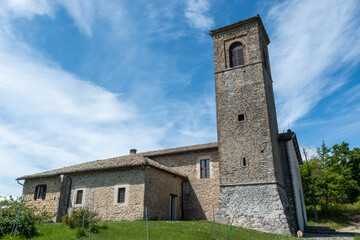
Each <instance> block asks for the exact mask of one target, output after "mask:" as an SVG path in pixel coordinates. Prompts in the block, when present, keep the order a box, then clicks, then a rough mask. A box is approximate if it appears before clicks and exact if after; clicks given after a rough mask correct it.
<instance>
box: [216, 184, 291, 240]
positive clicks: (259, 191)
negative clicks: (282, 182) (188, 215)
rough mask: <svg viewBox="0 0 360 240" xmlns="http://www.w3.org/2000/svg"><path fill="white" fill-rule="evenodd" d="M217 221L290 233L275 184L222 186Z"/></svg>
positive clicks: (266, 230)
mask: <svg viewBox="0 0 360 240" xmlns="http://www.w3.org/2000/svg"><path fill="white" fill-rule="evenodd" d="M221 191H222V192H221V195H220V201H219V210H218V212H217V214H216V221H217V222H219V223H223V224H230V223H231V221H232V219H233V216H234V215H235V218H234V222H233V225H235V226H241V227H244V228H250V229H255V230H259V231H264V232H271V233H278V234H290V231H289V224H288V221H287V218H286V216H285V214H284V206H283V204H282V202H281V199H280V193H279V191H278V186H276V184H267V185H250V186H232V187H222V188H221Z"/></svg>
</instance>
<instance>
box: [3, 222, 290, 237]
mask: <svg viewBox="0 0 360 240" xmlns="http://www.w3.org/2000/svg"><path fill="white" fill-rule="evenodd" d="M104 224H105V223H99V224H98V225H99V226H101V225H104ZM107 226H108V229H100V233H91V239H126V240H128V239H129V240H131V239H146V222H145V221H134V222H130V221H122V222H108V223H107ZM37 229H38V231H39V235H38V236H36V237H33V238H31V239H34V240H37V239H42V240H43V239H54V240H55V239H56V240H62V239H64V240H65V239H66V240H69V239H89V236H88V233H87V234H86V236H85V237H81V238H77V237H76V229H69V228H68V227H67V226H66V225H64V224H63V223H49V224H41V225H38V226H37ZM227 230H228V226H227V225H221V224H217V225H216V233H217V239H219V240H220V239H225V236H226V233H227ZM149 235H150V239H164V240H165V239H166V240H175V239H176V240H178V239H186V240H205V239H206V240H211V239H214V238H213V225H212V223H211V222H206V221H175V222H171V221H150V222H149ZM3 239H8V236H7V237H4V238H3ZM12 239H21V238H19V237H16V238H12ZM238 239H248V240H251V239H254V240H255V239H262V240H266V239H279V240H281V239H284V240H285V239H286V240H291V239H293V240H294V239H296V238H295V237H292V236H283V235H276V234H270V233H263V232H258V231H254V230H249V229H243V228H239V227H232V231H231V232H230V233H229V237H228V240H238Z"/></svg>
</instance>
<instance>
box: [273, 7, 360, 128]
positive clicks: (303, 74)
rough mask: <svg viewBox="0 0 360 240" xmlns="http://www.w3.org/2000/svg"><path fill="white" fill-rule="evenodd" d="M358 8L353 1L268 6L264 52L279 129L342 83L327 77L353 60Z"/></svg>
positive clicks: (358, 35)
mask: <svg viewBox="0 0 360 240" xmlns="http://www.w3.org/2000/svg"><path fill="white" fill-rule="evenodd" d="M358 12H359V2H358V1H355V0H354V1H351V0H350V1H326V0H319V1H311V0H306V1H297V0H293V1H285V2H283V3H280V4H278V5H276V6H274V7H273V8H272V9H271V10H270V13H269V16H268V21H269V22H273V25H274V26H276V29H274V33H273V34H272V36H271V38H272V42H273V44H272V45H270V50H271V54H270V56H272V62H273V63H274V64H273V79H274V88H275V92H276V97H277V99H276V100H277V105H278V107H277V109H278V116H279V124H280V129H282V128H284V127H287V126H291V125H293V124H294V123H295V122H296V121H297V120H298V119H300V118H301V117H304V116H305V115H306V114H307V113H308V112H309V111H310V109H312V108H313V107H314V106H315V105H316V104H317V103H318V102H319V101H320V100H321V99H322V98H323V97H325V96H327V95H329V94H331V93H332V92H333V91H334V90H335V89H337V88H338V87H339V86H341V85H342V84H344V83H345V82H346V78H344V77H343V76H339V75H337V76H336V78H334V77H330V76H331V74H335V73H336V71H337V70H339V69H340V68H344V70H346V69H347V68H349V67H354V66H356V64H357V63H358V62H359V53H360V48H358V47H356V46H358V44H359V39H360V28H359V21H358V20H359V16H358ZM347 65H348V66H347Z"/></svg>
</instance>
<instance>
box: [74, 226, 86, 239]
mask: <svg viewBox="0 0 360 240" xmlns="http://www.w3.org/2000/svg"><path fill="white" fill-rule="evenodd" d="M85 236H86V234H85V230H84V229H82V228H78V229H77V230H76V237H77V238H81V237H85Z"/></svg>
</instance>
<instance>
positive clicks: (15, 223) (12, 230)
mask: <svg viewBox="0 0 360 240" xmlns="http://www.w3.org/2000/svg"><path fill="white" fill-rule="evenodd" d="M23 202H24V199H21V203H20V206H19V209H18V211H17V214H16V218H15V222H14V225H13V227H12V229H11V233H10V237H9V239H10V238H11V236H12V234H13V232H14V230H15V233H16V229H17V221H18V219H19V218H20V211H21V207H22V204H23ZM14 235H15V234H14Z"/></svg>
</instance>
